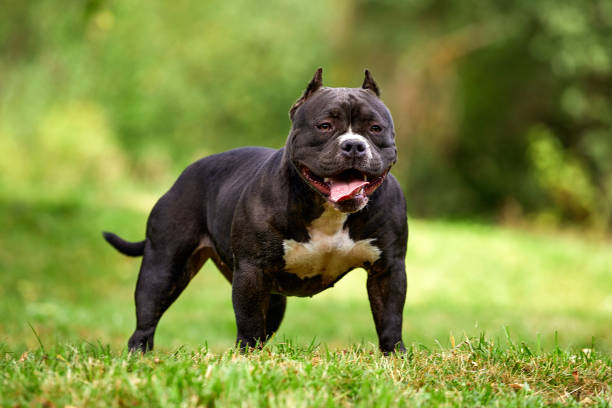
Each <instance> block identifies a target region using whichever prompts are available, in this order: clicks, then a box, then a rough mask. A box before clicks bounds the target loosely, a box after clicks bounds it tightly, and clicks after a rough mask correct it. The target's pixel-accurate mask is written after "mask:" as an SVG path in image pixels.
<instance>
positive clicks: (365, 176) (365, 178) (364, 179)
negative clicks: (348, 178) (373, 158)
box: [363, 173, 368, 181]
mask: <svg viewBox="0 0 612 408" xmlns="http://www.w3.org/2000/svg"><path fill="white" fill-rule="evenodd" d="M363 181H368V175H367V174H365V173H363Z"/></svg>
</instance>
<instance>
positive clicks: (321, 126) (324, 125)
mask: <svg viewBox="0 0 612 408" xmlns="http://www.w3.org/2000/svg"><path fill="white" fill-rule="evenodd" d="M331 128H332V125H331V123H329V122H323V123H319V124H318V125H317V129H319V130H331Z"/></svg>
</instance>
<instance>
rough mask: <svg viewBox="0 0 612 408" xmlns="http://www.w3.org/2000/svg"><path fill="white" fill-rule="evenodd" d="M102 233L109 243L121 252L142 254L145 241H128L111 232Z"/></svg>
mask: <svg viewBox="0 0 612 408" xmlns="http://www.w3.org/2000/svg"><path fill="white" fill-rule="evenodd" d="M102 235H104V239H105V240H106V241H107V242H108V243H109V244H111V245H112V246H113V247H114V248H115V249H116V250H117V251H119V252H121V253H122V254H125V255H127V256H142V255H143V254H144V247H145V241H138V242H129V241H126V240H124V239H123V238H120V237H119V236H118V235H116V234H113V233H112V232H103V233H102Z"/></svg>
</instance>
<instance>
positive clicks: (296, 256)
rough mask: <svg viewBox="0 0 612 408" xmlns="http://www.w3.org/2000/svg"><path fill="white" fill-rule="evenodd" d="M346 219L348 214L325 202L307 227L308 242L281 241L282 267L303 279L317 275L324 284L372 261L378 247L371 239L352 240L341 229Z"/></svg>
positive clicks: (377, 255) (377, 252)
mask: <svg viewBox="0 0 612 408" xmlns="http://www.w3.org/2000/svg"><path fill="white" fill-rule="evenodd" d="M346 218H347V214H344V213H342V212H340V211H338V210H336V209H335V208H334V207H332V206H331V205H330V204H328V203H325V210H324V211H323V214H321V216H320V217H319V218H317V219H316V220H314V221H313V222H312V224H310V226H308V228H307V230H308V234H309V236H310V241H308V242H297V241H295V240H293V239H286V240H284V241H283V247H284V250H285V254H284V259H285V270H286V271H287V272H289V273H292V274H294V275H297V276H299V277H300V278H302V279H304V278H312V277H315V276H319V275H320V276H321V277H322V279H323V282H324V283H331V282H333V281H334V280H335V279H336V278H337V277H338V276H339V275H340V274H342V273H344V272H346V271H347V270H348V269H351V268H356V267H359V266H361V265H363V264H364V263H365V262H370V263H374V262H375V261H376V260H377V259H378V258H379V257H380V249H378V248H377V247H376V246H374V245H372V241H374V239H371V238H370V239H362V240H359V241H357V242H355V241H353V240H352V239H351V238H350V237H349V233H348V229H346V228H343V225H344V221H346Z"/></svg>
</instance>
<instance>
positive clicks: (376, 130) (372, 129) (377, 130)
mask: <svg viewBox="0 0 612 408" xmlns="http://www.w3.org/2000/svg"><path fill="white" fill-rule="evenodd" d="M370 132H374V133H380V132H382V128H381V127H380V126H378V125H372V126H371V127H370Z"/></svg>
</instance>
